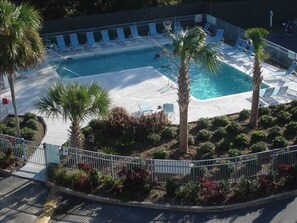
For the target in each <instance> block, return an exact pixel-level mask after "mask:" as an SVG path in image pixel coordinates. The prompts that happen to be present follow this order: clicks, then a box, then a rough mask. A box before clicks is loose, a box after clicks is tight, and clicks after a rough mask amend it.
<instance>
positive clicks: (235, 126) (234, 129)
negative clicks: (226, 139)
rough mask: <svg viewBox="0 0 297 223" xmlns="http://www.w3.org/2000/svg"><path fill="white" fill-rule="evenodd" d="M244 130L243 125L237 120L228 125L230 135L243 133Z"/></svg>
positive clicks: (227, 129)
mask: <svg viewBox="0 0 297 223" xmlns="http://www.w3.org/2000/svg"><path fill="white" fill-rule="evenodd" d="M242 130H243V128H242V126H241V125H240V124H239V123H238V122H236V121H231V122H230V124H228V125H227V126H226V131H227V134H228V135H230V136H234V135H237V134H239V133H241V132H242Z"/></svg>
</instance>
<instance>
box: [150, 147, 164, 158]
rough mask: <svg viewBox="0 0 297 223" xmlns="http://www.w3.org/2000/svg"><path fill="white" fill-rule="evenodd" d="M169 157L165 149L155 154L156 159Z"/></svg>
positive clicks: (160, 149) (158, 150)
mask: <svg viewBox="0 0 297 223" xmlns="http://www.w3.org/2000/svg"><path fill="white" fill-rule="evenodd" d="M167 156H168V152H167V150H166V149H165V148H159V149H157V150H156V151H155V152H154V153H153V158H154V159H166V158H167Z"/></svg>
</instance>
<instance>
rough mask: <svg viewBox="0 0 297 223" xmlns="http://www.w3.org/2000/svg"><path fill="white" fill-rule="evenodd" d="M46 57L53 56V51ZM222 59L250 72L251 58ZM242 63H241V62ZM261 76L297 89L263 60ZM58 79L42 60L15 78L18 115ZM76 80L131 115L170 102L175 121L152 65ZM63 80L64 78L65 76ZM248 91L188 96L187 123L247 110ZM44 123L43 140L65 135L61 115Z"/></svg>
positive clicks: (166, 87)
mask: <svg viewBox="0 0 297 223" xmlns="http://www.w3.org/2000/svg"><path fill="white" fill-rule="evenodd" d="M168 42H169V39H168V38H164V39H163V40H161V42H159V44H165V43H168ZM154 44H156V43H155V42H153V41H150V40H145V41H143V42H139V43H136V44H130V45H127V46H118V47H113V48H105V49H101V50H85V51H84V52H83V53H79V52H75V53H73V52H72V53H67V54H66V53H65V54H63V56H64V57H75V56H77V55H81V54H84V55H90V54H91V55H92V54H96V53H97V54H98V52H99V53H102V52H103V53H104V52H108V51H117V50H119V49H121V50H123V49H129V48H131V47H133V48H134V47H135V46H136V47H145V46H147V45H151V46H153V45H154ZM226 47H230V46H228V45H226V44H222V45H221V46H220V48H221V49H222V48H226ZM49 56H50V57H56V56H55V55H54V54H53V53H52V54H50V55H49ZM223 60H225V62H227V63H228V64H231V65H232V66H234V67H235V68H237V69H239V70H241V71H243V72H245V73H247V74H251V71H252V61H250V60H249V59H247V60H246V59H245V60H244V61H241V60H237V61H235V60H234V59H232V58H228V57H225V58H224V59H223ZM243 62H244V63H243ZM262 70H263V75H264V82H266V83H267V84H268V85H270V86H271V87H275V88H279V87H280V86H289V89H292V90H297V77H295V79H294V81H292V80H291V78H292V75H290V76H291V78H290V79H289V78H287V77H283V78H282V79H279V78H273V75H272V74H271V72H273V71H276V70H277V68H275V67H272V66H271V65H269V64H266V63H263V68H262ZM57 78H60V77H59V75H58V74H57V73H56V72H55V71H54V70H53V68H52V67H51V66H50V65H49V64H47V63H43V64H42V65H41V66H40V67H39V69H38V70H37V71H36V72H35V73H34V74H32V75H30V77H28V78H23V79H20V80H16V82H15V91H16V102H17V108H18V113H19V114H24V113H26V112H34V113H37V114H38V110H37V109H36V108H35V106H34V105H35V103H36V102H37V101H38V98H39V97H41V96H44V95H45V93H46V88H47V86H48V84H49V83H50V82H51V81H53V80H55V79H57ZM74 80H75V81H77V82H80V83H90V82H91V81H97V82H98V83H100V84H101V85H102V86H103V87H104V88H106V89H107V90H109V92H110V95H111V98H112V106H122V107H124V108H126V109H127V111H128V112H130V113H131V114H134V115H139V106H138V105H139V104H150V105H151V106H152V108H153V110H154V111H158V110H159V109H158V106H160V105H163V104H164V103H173V104H174V110H175V114H174V116H173V117H172V122H173V123H174V124H178V123H179V109H178V104H177V94H176V93H177V90H176V88H175V85H174V84H173V83H172V81H170V80H169V79H168V78H167V77H165V76H164V75H162V74H161V73H160V72H159V71H158V70H156V69H154V68H153V67H144V68H136V69H131V70H124V71H119V72H112V73H104V74H99V75H92V76H87V77H78V78H75V79H74ZM64 81H67V80H66V79H65V80H64ZM292 90H291V92H290V91H289V93H290V94H292V97H291V98H285V97H283V98H279V100H280V102H281V103H283V102H289V101H290V100H291V99H294V98H295V96H296V99H297V93H295V92H293V91H292ZM3 96H8V97H10V89H9V88H6V89H4V90H2V91H1V97H3ZM251 96H252V92H245V93H241V94H236V95H230V96H225V97H219V98H214V99H209V100H197V99H196V98H193V97H192V98H191V101H190V104H189V122H192V121H197V120H198V119H199V118H201V117H214V116H218V115H224V114H231V113H236V112H239V111H241V110H242V109H250V108H251V102H250V101H249V100H248V99H249V98H251ZM9 113H10V114H13V108H12V105H11V104H10V105H9ZM43 117H44V120H45V122H46V124H47V133H46V136H45V138H44V142H47V143H51V144H56V145H61V144H63V143H64V142H65V141H66V139H67V137H68V131H67V129H68V127H69V122H64V121H63V120H62V119H61V118H60V119H56V118H53V117H50V118H47V117H45V116H44V115H43Z"/></svg>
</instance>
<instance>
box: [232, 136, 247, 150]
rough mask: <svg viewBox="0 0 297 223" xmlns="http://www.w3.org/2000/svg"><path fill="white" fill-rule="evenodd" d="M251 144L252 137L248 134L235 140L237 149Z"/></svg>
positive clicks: (234, 143)
mask: <svg viewBox="0 0 297 223" xmlns="http://www.w3.org/2000/svg"><path fill="white" fill-rule="evenodd" d="M249 144H250V137H249V136H248V135H247V134H244V133H241V134H239V135H237V136H236V137H235V139H234V140H233V145H234V146H235V147H240V148H242V147H245V146H248V145H249Z"/></svg>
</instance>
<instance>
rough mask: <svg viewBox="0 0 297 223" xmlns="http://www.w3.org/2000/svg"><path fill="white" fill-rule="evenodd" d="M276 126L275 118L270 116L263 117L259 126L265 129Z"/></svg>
mask: <svg viewBox="0 0 297 223" xmlns="http://www.w3.org/2000/svg"><path fill="white" fill-rule="evenodd" d="M274 124H275V118H273V117H272V116H270V115H262V116H261V117H260V118H259V125H260V126H262V127H263V128H269V127H271V126H273V125H274Z"/></svg>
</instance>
